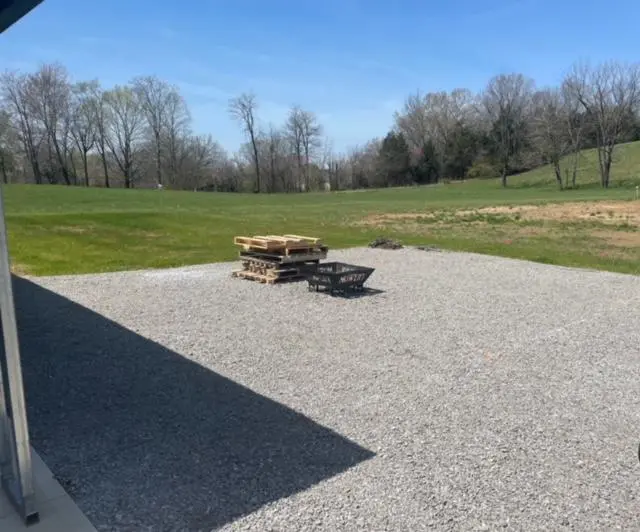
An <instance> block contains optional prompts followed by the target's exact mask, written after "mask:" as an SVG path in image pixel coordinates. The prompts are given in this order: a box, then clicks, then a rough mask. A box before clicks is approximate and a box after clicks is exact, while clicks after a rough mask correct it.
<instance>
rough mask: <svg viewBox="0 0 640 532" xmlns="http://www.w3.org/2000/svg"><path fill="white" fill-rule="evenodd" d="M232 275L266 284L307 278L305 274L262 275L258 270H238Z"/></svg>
mask: <svg viewBox="0 0 640 532" xmlns="http://www.w3.org/2000/svg"><path fill="white" fill-rule="evenodd" d="M231 275H232V276H233V277H241V278H242V279H249V280H250V281H258V282H260V283H266V284H275V283H286V282H293V281H302V280H304V278H305V277H304V275H287V276H284V277H280V276H271V275H262V274H259V273H256V272H251V271H246V270H236V271H234V272H233V273H232V274H231Z"/></svg>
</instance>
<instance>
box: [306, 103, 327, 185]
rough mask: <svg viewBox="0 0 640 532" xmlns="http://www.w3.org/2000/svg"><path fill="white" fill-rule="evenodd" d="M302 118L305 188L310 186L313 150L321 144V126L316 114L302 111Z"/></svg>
mask: <svg viewBox="0 0 640 532" xmlns="http://www.w3.org/2000/svg"><path fill="white" fill-rule="evenodd" d="M301 119H302V122H301V123H302V148H303V150H304V167H305V187H306V190H309V189H310V188H311V175H310V166H311V159H312V158H313V157H314V156H315V152H316V150H317V149H318V148H320V147H321V145H322V126H321V125H320V124H318V119H317V118H316V115H315V114H313V113H311V112H309V111H303V112H302V114H301Z"/></svg>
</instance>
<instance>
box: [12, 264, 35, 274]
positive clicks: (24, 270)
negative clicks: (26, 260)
mask: <svg viewBox="0 0 640 532" xmlns="http://www.w3.org/2000/svg"><path fill="white" fill-rule="evenodd" d="M11 273H13V274H14V275H20V276H27V275H30V274H31V272H30V271H29V267H28V266H26V265H24V264H20V263H16V262H12V263H11Z"/></svg>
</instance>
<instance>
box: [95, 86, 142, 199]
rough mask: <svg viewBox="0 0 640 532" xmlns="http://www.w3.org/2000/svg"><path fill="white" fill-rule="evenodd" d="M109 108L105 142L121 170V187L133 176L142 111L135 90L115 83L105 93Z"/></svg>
mask: <svg viewBox="0 0 640 532" xmlns="http://www.w3.org/2000/svg"><path fill="white" fill-rule="evenodd" d="M105 102H106V104H107V105H108V106H109V109H110V111H111V120H110V121H109V127H108V129H107V136H106V139H105V140H106V144H107V146H108V147H109V151H110V153H111V155H112V156H113V159H114V161H115V162H116V164H117V165H118V168H119V169H120V171H121V172H122V176H123V177H124V186H125V188H131V187H132V185H133V184H134V182H135V176H136V170H137V168H136V163H137V160H136V150H137V148H138V143H139V141H140V139H141V136H142V133H143V130H144V111H143V109H142V106H141V105H140V102H139V100H138V98H137V95H136V93H135V92H134V91H133V90H132V89H131V88H129V87H121V86H116V87H114V88H113V89H112V90H111V91H108V92H106V93H105Z"/></svg>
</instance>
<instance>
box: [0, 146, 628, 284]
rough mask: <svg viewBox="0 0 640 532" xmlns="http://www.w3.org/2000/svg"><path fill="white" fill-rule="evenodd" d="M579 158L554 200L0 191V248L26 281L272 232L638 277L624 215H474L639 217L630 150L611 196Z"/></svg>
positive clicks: (478, 192)
mask: <svg viewBox="0 0 640 532" xmlns="http://www.w3.org/2000/svg"><path fill="white" fill-rule="evenodd" d="M583 159H584V160H583V161H582V162H581V166H582V168H581V175H580V184H581V188H579V189H578V190H569V191H563V192H561V191H558V190H557V189H556V187H555V185H554V183H553V175H552V174H551V172H550V170H549V169H548V168H546V169H545V168H542V169H538V170H535V171H534V172H529V173H527V174H523V175H521V176H515V177H513V178H511V186H510V187H509V188H507V189H506V190H505V189H502V188H501V187H500V184H499V182H498V181H497V180H484V181H470V182H466V183H457V184H450V185H437V186H427V187H414V188H402V189H385V190H370V191H350V192H336V193H314V194H296V195H285V194H277V195H253V194H216V193H193V192H174V191H168V190H163V191H157V190H122V189H111V190H106V189H97V188H91V189H84V188H68V187H63V186H22V185H13V186H7V187H5V189H4V190H5V206H6V212H7V222H8V228H9V243H10V249H11V254H12V260H13V266H14V270H15V271H16V272H18V273H23V274H30V275H55V274H73V273H91V272H104V271H116V270H127V269H141V268H158V267H171V266H181V265H188V264H199V263H207V262H214V261H224V260H233V259H235V258H236V257H237V249H236V248H235V246H234V245H233V237H234V236H235V235H255V234H282V233H296V234H308V235H312V236H319V237H322V238H323V239H324V240H325V241H326V243H327V244H328V245H329V246H330V247H331V248H334V249H335V248H342V247H348V246H361V245H366V244H368V243H369V242H370V241H371V240H372V239H374V238H375V237H377V236H391V237H393V238H397V239H400V240H401V241H403V242H404V243H406V244H409V245H411V244H430V245H436V246H439V247H441V248H444V249H451V250H464V251H472V252H479V253H488V254H495V255H502V256H507V257H514V258H522V259H528V260H534V261H540V262H546V263H550V264H560V265H567V266H579V267H588V268H598V269H605V270H612V271H619V272H626V273H635V274H637V273H640V241H638V239H637V238H636V237H637V236H638V235H640V233H639V232H638V227H637V225H636V224H635V222H634V220H632V219H630V218H629V219H627V218H628V215H625V216H627V218H624V217H621V216H622V215H618V213H617V211H616V215H615V216H609V217H607V213H606V211H603V212H602V213H600V214H598V215H597V216H596V215H595V214H593V215H592V216H586V217H585V216H583V217H572V216H569V217H567V218H566V219H563V218H562V217H561V216H555V215H552V216H543V217H541V218H540V219H537V218H536V216H535V215H531V214H530V213H529V214H526V215H521V214H520V213H519V212H517V211H513V212H511V211H505V212H488V211H486V209H485V208H486V207H492V206H509V205H514V206H517V205H523V204H532V205H540V204H546V203H556V202H593V201H607V202H609V203H611V202H620V203H619V204H620V205H625V206H626V207H625V209H626V211H625V212H627V211H628V207H629V205H635V204H637V208H638V210H639V211H640V202H637V203H636V202H634V203H629V202H630V201H632V200H633V197H634V193H635V183H636V182H639V183H640V180H637V179H636V178H635V174H634V172H635V171H636V170H635V169H637V171H638V173H639V174H640V144H638V143H636V144H629V145H625V146H621V147H620V148H619V150H618V161H617V166H616V168H614V175H613V179H614V181H615V182H616V183H620V182H622V184H623V186H616V187H614V188H611V189H609V190H606V191H605V190H601V189H600V188H599V187H598V186H597V173H596V171H593V172H592V170H595V169H594V168H593V166H594V165H593V162H594V161H595V159H594V158H593V154H592V153H586V154H585V157H584V158H583ZM590 172H591V173H590ZM617 204H618V203H616V205H617ZM585 205H587V203H585ZM461 211H462V213H461ZM401 214H409V216H408V217H405V218H402V217H400V216H398V215H401ZM636 242H637V245H636Z"/></svg>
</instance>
